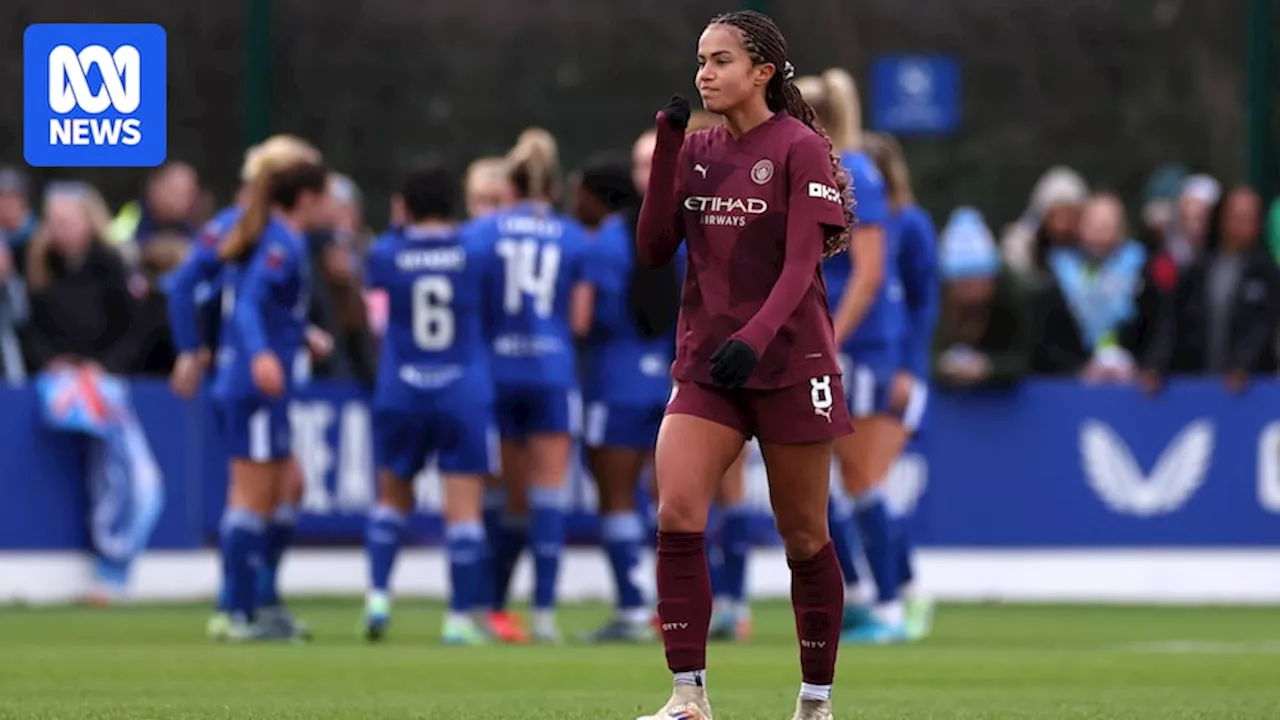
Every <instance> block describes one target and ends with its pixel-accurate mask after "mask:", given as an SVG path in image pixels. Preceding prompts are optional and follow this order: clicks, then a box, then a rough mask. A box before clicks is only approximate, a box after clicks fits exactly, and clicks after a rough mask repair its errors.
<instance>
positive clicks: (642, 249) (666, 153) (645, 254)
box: [636, 105, 689, 267]
mask: <svg viewBox="0 0 1280 720" xmlns="http://www.w3.org/2000/svg"><path fill="white" fill-rule="evenodd" d="M665 113H666V111H664V113H663V114H660V115H659V116H658V123H657V125H658V141H657V144H656V145H655V146H654V148H653V167H652V170H651V171H650V173H649V187H648V188H646V189H645V193H644V202H643V203H642V204H641V206H640V221H639V223H638V224H637V226H636V257H637V258H638V259H639V260H640V262H641V263H643V264H645V265H648V266H649V267H658V266H659V265H665V264H667V263H668V262H669V261H670V260H671V256H673V255H675V252H676V248H678V247H679V246H680V242H681V240H683V239H684V220H683V216H682V215H681V213H680V168H681V167H682V165H683V164H684V163H685V162H686V160H685V152H684V135H685V133H684V125H685V124H687V123H688V121H689V115H688V106H687V105H686V107H685V113H684V121H683V123H684V124H681V125H680V126H679V127H677V126H676V124H674V123H673V122H672V121H671V120H670V119H668V117H667V115H666V114H665Z"/></svg>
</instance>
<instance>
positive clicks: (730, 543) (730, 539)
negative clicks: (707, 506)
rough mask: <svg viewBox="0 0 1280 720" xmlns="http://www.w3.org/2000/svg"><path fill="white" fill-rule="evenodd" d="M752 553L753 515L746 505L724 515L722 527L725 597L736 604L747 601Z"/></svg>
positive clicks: (730, 510) (733, 508)
mask: <svg viewBox="0 0 1280 720" xmlns="http://www.w3.org/2000/svg"><path fill="white" fill-rule="evenodd" d="M750 551H751V515H750V514H749V513H748V511H747V508H746V506H745V505H735V506H734V507H731V508H728V509H726V510H725V513H724V524H723V525H722V526H721V527H720V554H721V555H722V556H723V557H724V596H725V597H727V598H729V599H730V600H733V601H735V602H739V603H740V602H744V601H745V600H746V599H747V553H749V552H750Z"/></svg>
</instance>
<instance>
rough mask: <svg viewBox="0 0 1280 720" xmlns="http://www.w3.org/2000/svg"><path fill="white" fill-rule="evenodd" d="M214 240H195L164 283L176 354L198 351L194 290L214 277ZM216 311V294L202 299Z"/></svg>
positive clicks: (205, 237) (206, 237)
mask: <svg viewBox="0 0 1280 720" xmlns="http://www.w3.org/2000/svg"><path fill="white" fill-rule="evenodd" d="M217 242H218V241H217V237H216V236H213V235H202V236H201V237H200V238H198V239H197V240H196V243H195V245H194V246H192V248H191V252H190V253H188V255H187V257H186V259H184V260H183V261H182V264H180V265H178V267H177V269H175V270H174V271H173V272H172V273H171V274H170V275H169V277H168V278H167V279H166V280H165V294H166V298H167V305H168V311H169V326H170V328H171V332H172V333H173V346H174V349H175V350H177V351H178V353H179V354H182V353H195V352H196V351H198V350H199V349H200V345H201V343H200V308H201V303H200V302H199V301H198V300H197V297H196V296H197V295H198V294H199V293H198V289H199V288H200V285H201V284H203V283H207V282H208V281H209V280H211V279H212V278H213V277H214V275H216V273H217V270H218V267H219V261H218V253H217ZM206 303H212V304H213V306H214V307H217V297H216V294H215V296H214V297H213V298H209V299H206Z"/></svg>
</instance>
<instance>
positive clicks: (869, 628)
mask: <svg viewBox="0 0 1280 720" xmlns="http://www.w3.org/2000/svg"><path fill="white" fill-rule="evenodd" d="M906 641H907V628H906V625H905V624H890V623H886V622H883V621H881V620H878V619H875V618H872V619H871V620H869V621H867V622H865V623H863V624H861V625H859V626H858V627H856V628H854V629H852V630H845V631H844V632H842V633H840V642H841V643H848V644H852V645H894V644H897V643H903V642H906Z"/></svg>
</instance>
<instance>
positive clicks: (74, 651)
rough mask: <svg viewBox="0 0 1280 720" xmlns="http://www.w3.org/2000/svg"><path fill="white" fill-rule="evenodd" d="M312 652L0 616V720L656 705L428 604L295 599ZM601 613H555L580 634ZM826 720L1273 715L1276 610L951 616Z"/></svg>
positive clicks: (84, 617) (868, 661) (769, 665)
mask: <svg viewBox="0 0 1280 720" xmlns="http://www.w3.org/2000/svg"><path fill="white" fill-rule="evenodd" d="M296 609H297V610H298V611H299V614H300V615H301V616H304V617H305V618H306V619H307V620H309V621H310V622H311V624H312V626H313V628H314V629H315V631H316V636H317V637H316V641H315V642H314V643H312V644H310V645H307V646H246V647H231V646H225V647H224V646H217V645H214V644H211V643H209V642H206V641H205V640H204V638H203V635H202V633H203V628H204V620H205V618H206V615H207V610H206V609H205V608H204V607H203V606H135V607H121V608H113V609H109V610H92V609H86V608H60V609H21V608H13V609H0V718H4V719H5V720H8V719H9V718H14V719H15V720H16V719H18V718H21V719H22V720H178V719H181V720H206V719H212V718H219V719H223V718H225V719H228V720H230V719H232V718H235V719H237V720H295V719H296V720H302V719H304V718H305V719H306V720H356V719H361V720H365V719H376V720H395V719H404V720H410V719H423V720H425V719H430V720H437V719H438V720H450V719H453V718H457V719H459V720H464V719H468V718H477V719H479V718H484V719H486V720H498V719H499V718H501V719H508V718H510V719H512V720H514V719H516V718H527V719H533V718H546V719H547V720H553V719H554V720H608V719H614V718H617V719H620V720H632V718H635V717H636V716H637V715H639V714H642V713H644V712H650V711H652V710H653V709H655V708H657V707H658V706H659V705H661V704H662V703H663V702H664V701H665V700H666V697H667V693H668V692H669V682H670V680H669V677H668V675H667V672H666V669H665V667H664V661H663V657H662V650H661V647H659V646H658V645H656V644H655V645H647V646H639V647H588V646H581V645H569V646H567V647H562V648H544V647H516V648H510V647H493V648H461V649H452V648H444V647H441V646H439V644H438V642H437V635H436V633H437V631H438V629H439V621H440V610H441V609H440V606H439V605H434V604H421V603H402V604H401V605H399V606H398V607H397V608H396V619H395V624H394V625H393V627H392V634H391V637H390V638H389V640H388V641H387V642H386V643H384V644H382V645H379V646H373V647H370V646H366V645H365V644H364V643H363V642H362V641H361V640H359V639H358V638H357V637H356V634H355V625H356V621H357V616H358V612H359V605H358V603H357V602H355V601H348V602H339V601H315V602H306V603H300V604H298V605H297V607H296ZM605 612H606V611H605V609H604V608H602V607H600V606H589V607H573V608H568V609H566V610H565V611H564V612H563V624H564V629H565V630H566V632H571V633H572V634H574V635H576V634H577V633H579V632H581V631H584V630H587V629H588V628H590V627H592V625H593V624H594V623H595V622H597V621H598V620H600V619H601V618H602V616H603V614H604V613H605ZM796 654H797V651H796V647H795V640H794V638H793V625H792V619H791V615H790V610H789V609H788V608H787V607H786V606H785V605H782V604H780V603H768V604H763V603H762V604H760V605H758V606H757V607H756V609H755V637H754V638H753V640H752V642H751V643H750V644H747V645H740V646H739V645H715V646H713V647H712V649H711V651H710V659H709V663H710V666H711V667H710V670H709V674H708V687H709V688H710V690H711V698H712V702H713V704H714V709H715V711H716V718H717V720H765V719H766V718H768V719H770V720H788V718H790V717H791V709H792V706H793V703H794V698H795V694H796V691H797V689H798V686H799V682H800V678H799V670H798V667H797V662H796ZM835 702H836V706H835V707H836V717H837V718H838V719H840V720H844V719H852V718H866V719H868V720H870V719H875V720H988V719H989V720H1020V719H1025V720H1092V719H1094V718H1097V719H1099V720H1102V719H1104V718H1105V719H1107V720H1144V719H1146V718H1150V719H1152V720H1156V719H1157V718H1158V719H1159V720H1191V719H1193V718H1194V719H1196V720H1202V719H1203V720H1210V719H1212V720H1219V719H1220V720H1228V719H1231V720H1280V611H1277V610H1275V609H1271V608H1183V609H1175V608H1145V607H1126V608H1118V607H1068V606H1052V607H1027V606H998V605H982V606H947V607H943V608H941V610H940V612H939V614H938V624H937V628H936V632H935V634H934V636H933V637H931V638H930V639H929V640H928V641H926V642H924V643H921V644H918V645H912V646H905V647H891V648H845V649H844V650H843V651H842V652H841V656H840V670H839V673H838V677H837V685H836V696H835Z"/></svg>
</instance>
